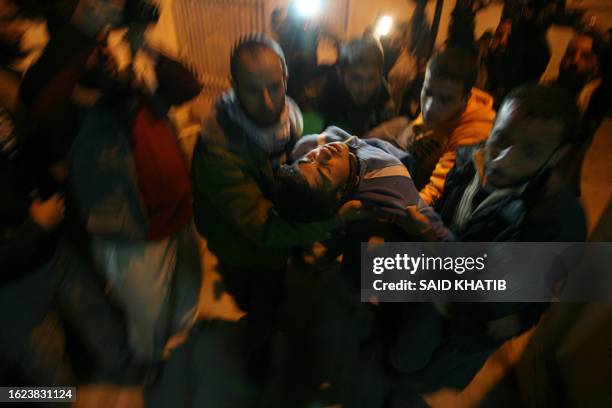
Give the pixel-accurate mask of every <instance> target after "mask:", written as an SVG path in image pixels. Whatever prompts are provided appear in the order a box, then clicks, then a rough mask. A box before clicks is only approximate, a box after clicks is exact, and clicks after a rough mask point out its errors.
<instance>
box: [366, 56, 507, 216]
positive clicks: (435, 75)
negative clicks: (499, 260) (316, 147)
mask: <svg viewBox="0 0 612 408" xmlns="http://www.w3.org/2000/svg"><path fill="white" fill-rule="evenodd" d="M476 76H477V66H476V61H475V59H474V57H473V56H472V55H471V54H470V53H469V51H466V50H463V49H458V48H448V49H446V50H445V51H443V52H441V53H439V54H437V55H435V56H434V57H433V58H432V59H431V60H430V61H429V63H428V64H427V71H426V73H425V81H424V83H423V88H422V89H421V110H422V112H421V114H420V115H419V117H418V118H417V119H415V120H414V121H413V122H409V121H408V119H407V118H405V117H399V118H395V119H392V120H390V121H388V122H385V123H383V124H382V125H380V126H379V127H377V128H375V129H373V130H372V131H370V132H369V133H368V134H367V135H365V138H379V139H384V140H389V141H391V142H393V143H395V144H396V145H397V146H399V147H400V148H402V149H405V150H407V151H409V152H410V153H411V154H412V155H413V156H414V157H415V160H416V163H417V165H416V167H415V168H413V169H410V170H411V171H410V174H411V176H412V178H413V180H414V183H415V185H416V186H417V188H418V189H419V191H420V195H421V198H422V199H423V201H425V202H426V203H427V204H430V205H433V204H434V203H435V201H436V200H437V199H438V198H439V197H440V196H441V195H442V191H443V190H444V182H445V179H446V175H447V174H448V172H449V171H450V170H451V169H452V168H453V166H454V165H455V157H456V153H455V150H456V149H457V148H459V147H462V146H467V145H473V144H479V143H483V142H484V141H485V140H486V139H487V137H488V135H489V131H490V130H491V127H492V126H493V120H494V119H495V111H494V110H493V98H492V97H491V96H490V95H489V94H487V93H486V92H483V91H481V90H479V89H476V88H473V86H474V82H475V81H476Z"/></svg>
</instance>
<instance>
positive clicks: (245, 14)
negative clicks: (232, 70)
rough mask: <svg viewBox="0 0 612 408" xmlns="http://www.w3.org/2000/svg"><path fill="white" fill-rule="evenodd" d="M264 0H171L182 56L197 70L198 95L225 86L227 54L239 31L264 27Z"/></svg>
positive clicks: (210, 96) (210, 95) (209, 95)
mask: <svg viewBox="0 0 612 408" xmlns="http://www.w3.org/2000/svg"><path fill="white" fill-rule="evenodd" d="M264 6H265V0H175V1H174V2H173V14H174V20H175V26H176V32H177V38H178V42H179V48H180V52H181V56H182V59H183V60H184V61H186V62H187V63H188V64H189V65H191V67H192V68H193V69H194V70H195V71H196V72H197V73H198V74H199V76H200V79H201V81H202V83H203V85H204V90H203V92H202V96H201V97H202V98H205V99H209V100H213V99H215V98H216V97H217V96H218V95H219V94H220V93H221V92H223V91H224V90H226V89H228V88H229V54H230V50H231V47H232V45H233V44H234V43H235V42H236V41H237V40H238V39H239V38H240V37H241V36H243V35H245V34H248V33H251V32H254V31H265V18H266V16H265V11H264V10H265V7H264Z"/></svg>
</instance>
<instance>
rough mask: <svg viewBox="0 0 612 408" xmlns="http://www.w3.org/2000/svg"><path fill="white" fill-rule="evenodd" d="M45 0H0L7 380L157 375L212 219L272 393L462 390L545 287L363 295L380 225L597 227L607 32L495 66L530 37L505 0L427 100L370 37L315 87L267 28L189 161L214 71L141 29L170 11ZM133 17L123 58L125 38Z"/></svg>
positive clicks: (255, 361)
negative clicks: (591, 197)
mask: <svg viewBox="0 0 612 408" xmlns="http://www.w3.org/2000/svg"><path fill="white" fill-rule="evenodd" d="M33 3H34V4H35V5H34V6H33V5H32V4H33ZM33 3H32V2H19V1H16V0H6V1H3V2H2V3H0V13H1V17H2V20H1V21H0V41H1V47H2V56H1V61H0V62H1V64H2V66H1V76H2V81H3V85H2V94H1V95H0V96H1V98H0V102H1V105H0V190H1V191H2V200H1V202H0V223H1V227H0V228H1V229H0V270H1V274H0V282H1V284H0V324H1V325H2V327H4V328H7V330H2V333H1V334H0V383H1V384H4V385H8V384H10V385H30V386H37V385H38V386H50V385H68V384H83V383H88V382H96V381H101V382H115V383H119V384H147V385H148V386H151V387H154V386H155V381H156V378H158V377H159V372H160V370H161V369H162V368H163V367H164V365H165V363H166V361H167V359H168V349H167V347H166V345H167V341H168V339H169V338H170V337H171V336H173V335H175V334H177V333H186V332H189V330H190V328H191V327H192V326H193V324H194V322H195V321H196V319H197V313H196V310H197V304H198V296H199V293H200V287H201V279H202V270H201V262H200V260H201V259H200V258H201V254H200V252H199V246H198V242H197V235H198V234H199V235H200V236H201V237H202V238H204V239H205V240H206V243H207V245H208V248H209V249H210V251H211V252H212V253H213V254H214V255H215V256H216V257H217V259H218V270H219V273H220V275H221V277H222V281H223V286H224V288H225V290H226V291H227V292H228V293H229V294H230V295H232V297H233V298H234V299H235V301H236V303H237V305H238V306H239V308H240V309H241V310H242V311H244V312H245V313H246V315H245V317H244V318H243V319H242V323H244V342H243V343H242V344H241V347H242V349H243V352H244V353H243V355H244V362H243V364H244V367H245V372H246V373H247V374H246V375H247V379H248V381H250V382H251V383H253V384H256V385H257V386H258V387H259V388H258V389H262V390H263V391H261V392H259V393H258V394H257V395H258V396H257V398H255V400H256V402H255V403H254V404H256V405H255V406H261V407H273V406H279V407H299V406H307V404H309V403H312V402H315V401H319V402H320V401H327V402H330V403H331V402H341V403H343V404H344V406H346V407H353V406H367V407H370V406H371V407H378V406H388V407H393V406H412V405H407V404H417V405H416V406H418V404H420V403H424V402H422V401H421V400H420V397H419V394H423V393H426V392H428V391H431V390H435V389H439V388H443V387H451V388H457V389H460V388H462V387H465V386H466V384H467V383H468V382H469V381H470V380H471V379H472V378H473V376H474V374H475V373H476V372H477V371H478V369H479V368H480V367H481V366H482V365H483V363H484V361H485V360H486V359H487V358H488V357H489V356H490V355H491V354H492V353H493V352H494V351H495V350H496V349H497V348H498V347H499V346H500V345H501V344H502V343H503V342H504V341H506V340H508V339H510V338H512V337H514V336H517V335H519V334H521V333H523V332H525V331H526V330H528V329H530V328H531V327H532V326H533V325H534V324H536V323H537V321H538V320H539V318H540V316H541V314H542V313H543V311H544V310H545V305H543V304H524V303H521V304H513V305H512V307H507V306H504V307H502V306H500V305H498V304H495V303H490V304H489V303H488V304H457V305H451V307H450V308H449V309H447V310H440V309H439V308H436V307H435V306H434V305H433V304H399V305H391V304H374V303H372V304H370V303H361V302H360V301H359V298H360V286H359V277H360V252H359V251H360V243H361V242H368V241H369V240H370V239H376V240H380V239H382V240H385V241H458V242H468V241H477V242H483V241H484V242H489V241H491V242H504V241H546V242H559V241H568V242H580V241H585V240H586V239H587V229H586V222H585V215H584V211H583V209H582V207H581V205H580V203H579V201H578V198H579V196H580V188H579V187H580V169H581V167H582V163H583V160H584V157H585V153H586V150H587V149H588V147H589V145H590V143H591V141H592V138H593V136H594V134H595V132H596V130H597V129H598V127H599V125H600V124H601V122H602V120H603V118H604V116H605V115H606V113H607V111H608V110H609V109H610V95H612V92H611V89H610V80H611V78H609V77H607V75H610V70H609V65H608V64H609V58H610V55H609V48H610V44H609V38H608V39H606V38H605V36H603V35H600V34H599V33H598V32H597V31H595V30H594V29H576V31H575V34H574V36H573V38H572V40H571V41H570V43H569V45H568V47H567V50H566V52H565V55H564V57H563V59H562V61H561V65H560V68H559V75H558V80H556V81H555V82H554V83H552V84H538V83H537V81H536V82H530V81H527V80H525V81H523V82H520V83H513V84H512V85H511V87H510V85H507V84H508V83H509V82H508V81H506V80H507V79H508V78H507V77H502V78H501V79H499V78H497V79H496V75H497V74H499V73H500V70H499V69H495V68H494V67H495V65H496V64H500V63H502V62H501V61H506V60H505V59H504V58H508V57H507V55H506V54H504V52H505V51H503V50H505V48H504V47H506V46H507V45H508V43H509V42H510V43H512V41H518V40H517V39H515V38H513V37H512V34H511V28H509V26H508V24H509V23H508V22H507V21H506V20H503V21H502V22H501V23H500V25H499V26H498V29H497V32H496V33H495V35H494V36H493V38H492V39H491V40H490V43H488V44H485V48H486V52H485V53H483V52H481V51H482V50H478V52H475V50H473V49H469V48H462V47H458V46H455V45H450V44H449V45H448V46H446V47H443V48H442V49H440V50H438V51H437V52H436V53H434V55H433V56H432V57H431V58H430V59H429V60H428V62H427V64H426V65H424V66H423V68H424V70H423V76H422V78H418V75H417V78H415V81H416V82H417V84H418V85H417V86H418V87H419V90H418V92H419V93H420V97H419V101H418V102H419V103H418V109H417V110H416V112H417V114H416V115H414V116H413V115H410V114H407V113H406V112H404V113H403V114H400V109H398V108H397V105H398V103H394V101H393V99H392V97H391V93H390V91H389V89H388V85H387V78H386V76H387V74H388V68H387V67H386V65H385V59H386V58H387V56H386V55H385V52H384V48H383V46H382V45H381V43H380V41H379V40H378V39H376V38H375V37H373V36H372V35H371V34H366V35H364V36H363V37H359V38H355V39H351V40H349V41H347V42H345V43H341V44H339V53H338V60H337V62H336V64H334V65H332V66H327V67H316V61H315V64H314V65H315V69H316V70H317V72H316V75H314V76H313V77H310V78H308V81H309V83H299V82H298V83H297V84H296V82H295V80H293V82H292V80H291V78H292V70H293V69H296V70H299V69H300V60H299V59H298V60H297V61H296V60H295V59H291V60H288V59H286V58H285V55H289V54H290V53H292V52H293V54H295V52H294V51H295V50H288V49H283V48H282V47H281V45H279V44H278V43H277V42H275V41H274V40H272V39H271V38H270V37H268V36H267V35H264V34H260V33H254V34H250V35H247V36H245V37H243V38H242V39H240V40H239V41H238V43H237V44H236V45H235V46H234V47H233V49H232V50H231V51H230V50H228V54H229V55H228V56H229V59H230V71H231V72H230V73H231V90H229V91H228V92H226V93H224V94H223V95H222V96H221V97H220V98H219V100H218V101H217V103H216V105H215V106H214V108H213V110H212V112H211V113H210V115H209V116H208V117H206V118H205V119H204V120H203V122H202V125H201V132H200V134H199V137H198V140H197V143H196V145H195V150H194V151H193V156H192V159H191V163H190V165H191V168H190V169H189V168H188V164H187V163H188V162H187V160H186V159H185V153H184V152H183V151H182V150H181V146H180V144H179V143H178V140H177V132H178V131H177V129H176V128H175V126H174V125H173V124H172V121H171V120H170V118H169V116H168V112H169V109H170V108H171V107H173V106H180V105H182V104H184V103H186V102H188V101H190V100H192V99H194V98H195V97H196V96H197V95H198V94H199V93H200V92H201V90H202V86H201V85H200V84H199V83H198V80H197V78H196V76H195V75H194V74H193V73H192V72H191V71H190V70H188V69H187V68H185V67H184V66H183V65H182V64H181V63H179V62H178V61H176V60H173V59H172V58H170V57H168V56H166V55H164V54H162V53H160V52H158V51H156V50H154V49H152V48H151V47H150V46H148V45H147V43H146V42H145V41H144V40H143V33H144V30H143V28H144V27H146V26H147V25H148V24H150V23H153V22H155V21H156V19H157V17H158V15H157V10H156V9H155V8H151V7H150V6H148V3H146V2H139V1H126V2H125V4H123V3H121V2H113V1H98V2H91V1H85V0H80V1H78V0H74V1H72V2H71V1H68V2H57V4H56V3H54V2H49V3H48V4H43V5H41V4H40V3H37V2H33ZM119 3H121V5H118V4H119ZM41 16H42V17H44V18H46V20H47V27H48V32H49V42H48V44H47V45H46V47H45V49H44V51H43V53H42V55H41V56H40V57H39V58H38V59H37V60H36V61H35V62H34V63H33V64H32V65H31V66H30V67H29V68H28V69H27V70H26V71H25V73H23V74H20V73H17V72H16V71H15V70H14V69H13V67H14V63H15V62H16V61H17V60H19V59H20V58H23V57H24V53H23V50H22V49H21V47H20V43H21V36H22V34H23V32H22V31H20V25H19V24H20V22H21V21H22V19H23V18H32V17H38V18H40V17H41ZM122 26H127V27H128V34H127V35H126V36H125V41H127V42H128V43H129V46H130V50H131V54H132V63H130V64H128V65H127V67H125V68H121V69H119V67H118V64H117V62H116V61H115V59H114V57H113V55H112V53H111V52H110V51H109V49H108V46H107V38H108V27H122ZM281 44H282V42H281ZM483 54H487V55H488V56H489V57H490V59H489V60H488V62H487V63H483V62H482V60H481V57H482V55H483ZM219 57H221V56H219ZM139 61H144V62H143V64H146V65H147V67H148V68H147V69H142V68H141V66H140V64H139ZM483 67H484V68H483ZM487 67H488V68H489V71H488V76H487V77H488V79H487V81H488V82H486V84H485V85H482V84H481V86H483V87H485V88H486V89H478V88H477V87H476V84H477V81H479V78H482V70H483V69H486V68H487ZM302 68H303V67H302ZM504 69H507V67H504ZM417 71H418V70H417ZM513 78H514V77H513ZM496 81H497V82H496ZM504 81H505V82H504ZM421 84H422V85H421ZM300 86H302V87H303V88H306V87H308V89H309V92H307V93H306V94H304V93H303V92H301V88H300ZM408 88H410V86H409V87H408ZM502 88H503V89H502ZM486 90H489V91H490V93H488V92H487V91H486ZM288 92H290V93H294V94H295V95H296V100H295V101H294V99H292V98H291V97H290V96H288ZM495 107H497V109H495ZM302 112H304V115H303V114H302ZM413 112H414V110H413ZM321 271H325V272H324V273H323V274H328V276H327V277H326V278H324V281H325V282H327V283H328V284H326V285H324V286H325V287H322V286H321V285H320V284H316V282H317V280H319V281H320V279H321V275H322V273H321ZM295 276H300V278H299V279H296V278H295ZM329 276H337V277H338V279H330V278H329ZM325 279H327V280H325ZM296 282H298V283H296ZM203 301H204V302H206V301H207V300H206V299H204V300H203ZM196 334H197V333H196ZM192 335H194V334H193V333H192ZM241 355H242V354H241ZM273 361H274V362H277V363H276V364H272V362H273ZM278 361H280V362H281V363H278ZM195 363H196V364H197V362H195ZM200 363H201V364H206V362H204V361H202V362H200ZM395 378H403V379H404V380H405V381H403V382H402V384H403V385H402V387H397V386H395V385H394V384H396V382H395V381H394V380H393V379H395ZM270 379H272V380H270ZM228 381H229V380H228ZM271 384H272V385H271ZM406 384H408V385H406ZM270 387H272V388H271V389H272V391H270V390H269V388H270ZM266 388H268V390H267V391H266V390H265V389H266ZM394 404H395V405H394ZM245 406H246V405H245Z"/></svg>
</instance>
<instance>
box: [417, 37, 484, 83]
mask: <svg viewBox="0 0 612 408" xmlns="http://www.w3.org/2000/svg"><path fill="white" fill-rule="evenodd" d="M427 69H428V70H429V72H430V73H431V75H434V76H436V77H437V78H444V79H447V80H450V81H452V82H459V83H461V84H463V89H464V91H465V93H466V94H467V93H468V92H470V90H471V89H472V87H473V86H474V84H475V83H476V77H477V75H478V67H477V65H476V58H475V57H474V54H473V53H472V52H470V51H468V50H466V49H464V48H456V47H449V48H447V49H445V50H444V51H442V52H439V53H438V54H436V55H434V56H433V57H432V58H431V59H430V60H429V63H428V64H427Z"/></svg>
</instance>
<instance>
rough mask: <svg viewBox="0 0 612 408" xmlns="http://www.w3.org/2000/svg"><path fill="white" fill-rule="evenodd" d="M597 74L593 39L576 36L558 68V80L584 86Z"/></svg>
mask: <svg viewBox="0 0 612 408" xmlns="http://www.w3.org/2000/svg"><path fill="white" fill-rule="evenodd" d="M598 72H599V60H598V58H597V55H595V53H594V52H593V39H592V38H591V37H588V36H586V35H576V36H575V37H574V38H572V40H571V41H570V43H569V44H568V46H567V49H566V51H565V55H564V56H563V59H562V60H561V65H560V67H559V78H560V79H561V80H566V81H570V82H573V83H574V84H576V85H584V84H586V83H587V82H588V81H589V80H590V79H591V78H593V77H594V76H596V75H597V74H598Z"/></svg>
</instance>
